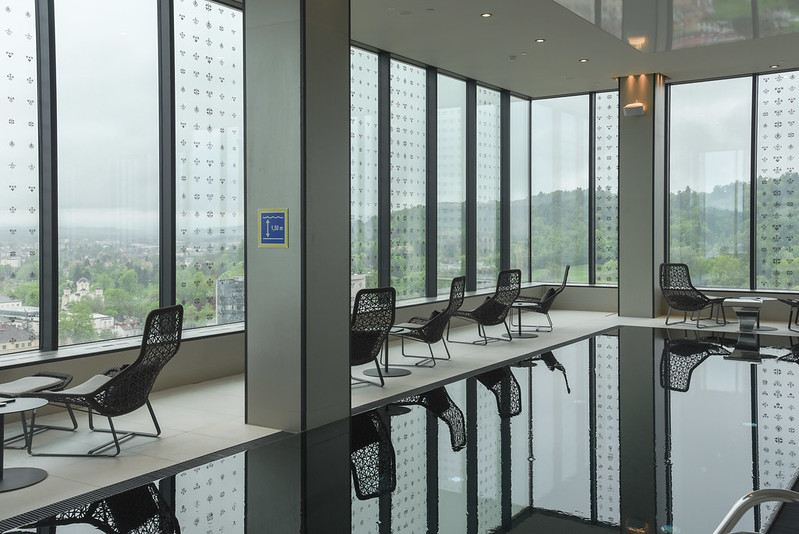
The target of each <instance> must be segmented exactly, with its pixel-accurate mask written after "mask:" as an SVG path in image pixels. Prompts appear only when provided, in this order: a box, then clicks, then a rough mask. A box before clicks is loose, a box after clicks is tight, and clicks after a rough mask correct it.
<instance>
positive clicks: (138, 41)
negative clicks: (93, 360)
mask: <svg viewBox="0 0 799 534" xmlns="http://www.w3.org/2000/svg"><path fill="white" fill-rule="evenodd" d="M55 25H56V36H57V38H56V43H55V45H56V49H57V51H58V53H57V55H56V83H57V87H58V104H57V106H58V128H57V135H58V223H59V226H58V266H59V269H58V272H59V280H58V285H59V292H60V295H59V296H60V302H59V309H60V310H59V343H60V344H62V345H63V344H73V343H84V342H88V341H95V340H99V339H107V338H114V337H119V336H120V335H121V336H124V335H137V334H138V335H141V329H142V323H143V320H144V317H145V316H146V315H147V313H148V312H149V311H150V310H151V309H153V308H156V307H157V306H158V299H159V297H158V266H159V233H158V231H159V201H158V199H159V136H158V128H159V122H158V112H159V107H158V34H157V30H158V24H157V12H156V2H154V1H145V2H141V1H135V2H134V1H122V2H111V3H110V2H103V1H100V0H61V1H59V2H56V3H55Z"/></svg>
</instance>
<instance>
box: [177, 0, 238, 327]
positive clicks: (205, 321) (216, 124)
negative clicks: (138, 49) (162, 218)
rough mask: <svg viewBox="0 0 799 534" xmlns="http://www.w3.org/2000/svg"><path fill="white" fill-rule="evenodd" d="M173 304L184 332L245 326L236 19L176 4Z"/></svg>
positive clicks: (218, 8) (202, 6)
mask: <svg viewBox="0 0 799 534" xmlns="http://www.w3.org/2000/svg"><path fill="white" fill-rule="evenodd" d="M174 11H175V105H176V111H175V121H176V125H175V132H176V153H175V155H176V159H177V161H176V168H177V176H176V177H175V179H176V182H175V183H176V187H177V262H176V269H177V272H176V277H177V301H178V302H179V303H181V304H183V306H184V308H185V310H186V311H185V313H186V315H185V318H184V321H185V322H186V326H187V327H192V326H193V327H198V326H208V325H212V324H218V323H223V322H238V321H243V320H244V306H243V302H242V305H241V306H237V307H235V308H234V312H233V313H231V312H230V310H228V309H227V307H225V310H226V311H225V312H223V313H221V314H220V313H219V312H220V309H219V304H220V302H219V301H220V298H222V300H224V298H225V296H226V295H227V294H228V293H229V292H230V289H231V288H230V286H231V285H233V286H235V285H239V286H242V287H243V286H244V248H243V244H244V175H243V168H244V161H243V143H244V138H243V135H242V132H243V125H244V112H243V106H244V103H243V93H244V76H243V64H242V63H243V61H242V60H243V56H242V38H243V36H242V13H241V11H239V10H236V9H231V8H229V7H225V6H222V5H219V4H214V3H211V2H198V1H191V0H176V1H175V4H174Z"/></svg>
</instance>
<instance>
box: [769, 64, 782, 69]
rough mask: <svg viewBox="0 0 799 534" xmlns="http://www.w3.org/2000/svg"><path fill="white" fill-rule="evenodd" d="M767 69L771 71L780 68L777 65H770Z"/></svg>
mask: <svg viewBox="0 0 799 534" xmlns="http://www.w3.org/2000/svg"><path fill="white" fill-rule="evenodd" d="M769 68H771V69H778V68H780V66H779V65H771V66H770V67H769Z"/></svg>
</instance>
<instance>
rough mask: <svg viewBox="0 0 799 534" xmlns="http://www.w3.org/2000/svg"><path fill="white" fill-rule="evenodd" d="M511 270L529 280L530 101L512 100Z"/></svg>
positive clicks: (515, 98)
mask: <svg viewBox="0 0 799 534" xmlns="http://www.w3.org/2000/svg"><path fill="white" fill-rule="evenodd" d="M510 267H511V268H513V269H521V271H522V281H524V282H529V281H530V101H529V100H525V99H522V98H517V97H515V96H512V97H511V99H510Z"/></svg>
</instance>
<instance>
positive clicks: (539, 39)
mask: <svg viewBox="0 0 799 534" xmlns="http://www.w3.org/2000/svg"><path fill="white" fill-rule="evenodd" d="M545 41H546V39H542V38H540V37H539V38H538V39H536V40H535V42H536V43H543V42H545Z"/></svg>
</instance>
